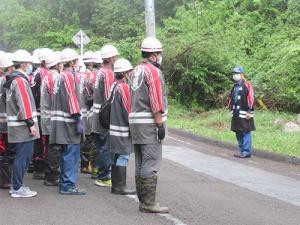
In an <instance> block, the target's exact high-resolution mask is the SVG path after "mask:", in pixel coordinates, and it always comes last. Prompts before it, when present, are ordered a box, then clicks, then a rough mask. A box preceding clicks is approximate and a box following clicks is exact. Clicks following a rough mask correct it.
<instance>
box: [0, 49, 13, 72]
mask: <svg viewBox="0 0 300 225" xmlns="http://www.w3.org/2000/svg"><path fill="white" fill-rule="evenodd" d="M13 65H14V63H13V61H12V57H11V56H10V55H9V54H8V53H5V52H3V53H2V52H0V68H7V67H10V66H13Z"/></svg>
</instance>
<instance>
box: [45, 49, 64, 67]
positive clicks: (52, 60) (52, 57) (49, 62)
mask: <svg viewBox="0 0 300 225" xmlns="http://www.w3.org/2000/svg"><path fill="white" fill-rule="evenodd" d="M60 62H61V59H60V54H59V53H57V52H52V53H51V54H49V55H47V56H46V58H45V63H46V66H47V67H48V68H51V67H52V66H55V65H57V64H59V63H60Z"/></svg>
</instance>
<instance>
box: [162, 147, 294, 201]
mask: <svg viewBox="0 0 300 225" xmlns="http://www.w3.org/2000/svg"><path fill="white" fill-rule="evenodd" d="M163 157H164V158H165V159H168V160H171V161H173V162H176V163H179V164H181V165H183V166H185V167H187V168H189V169H192V170H194V171H197V172H200V173H204V174H207V175H209V176H212V177H215V178H218V179H220V180H222V181H225V182H229V183H232V184H235V185H238V186H240V187H243V188H247V189H249V190H251V191H255V192H257V193H260V194H263V195H266V196H269V197H273V198H276V199H279V200H282V201H284V202H287V203H290V204H293V205H296V206H300V181H297V180H296V179H293V178H290V177H286V176H282V175H278V174H274V173H271V172H267V171H264V170H262V169H258V168H254V167H251V166H247V165H243V164H240V163H236V162H233V161H230V160H226V159H223V158H220V157H216V156H210V155H206V154H203V153H201V152H197V151H194V150H192V149H190V148H187V147H183V146H166V145H164V146H163Z"/></svg>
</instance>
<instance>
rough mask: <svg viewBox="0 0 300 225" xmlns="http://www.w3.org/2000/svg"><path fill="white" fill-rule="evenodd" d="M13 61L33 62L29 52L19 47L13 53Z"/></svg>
mask: <svg viewBox="0 0 300 225" xmlns="http://www.w3.org/2000/svg"><path fill="white" fill-rule="evenodd" d="M13 61H14V62H29V63H32V62H33V60H32V57H31V55H30V53H29V52H27V51H26V50H23V49H20V50H18V51H16V52H14V53H13Z"/></svg>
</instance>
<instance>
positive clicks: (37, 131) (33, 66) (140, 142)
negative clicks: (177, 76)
mask: <svg viewBox="0 0 300 225" xmlns="http://www.w3.org/2000/svg"><path fill="white" fill-rule="evenodd" d="M141 56H142V60H141V63H140V64H139V65H138V66H136V67H135V68H133V67H132V65H131V63H130V62H129V61H128V60H126V59H122V58H120V59H118V57H119V52H118V50H117V49H116V48H115V47H114V46H112V45H105V46H103V47H102V48H101V51H99V52H91V51H88V52H86V53H85V54H84V56H83V59H82V61H83V63H81V58H80V56H79V55H78V53H77V52H76V51H75V50H73V49H70V48H66V49H64V50H62V51H61V52H54V51H52V50H50V49H47V48H42V49H37V50H35V51H34V52H33V54H32V55H31V54H30V53H29V52H27V51H26V50H18V51H16V52H14V53H12V54H9V53H5V52H1V53H0V74H1V77H0V93H1V98H0V100H1V103H0V110H1V112H0V116H1V118H0V129H1V130H0V133H1V136H0V138H1V143H0V145H1V146H0V148H1V160H0V162H1V167H0V168H1V169H0V170H1V176H0V179H1V182H0V184H1V187H2V188H8V189H9V194H10V196H11V197H13V198H20V197H33V196H36V195H37V192H35V191H33V190H31V189H30V188H29V187H27V186H25V185H24V183H23V178H24V175H25V173H26V171H27V169H28V168H29V167H30V164H31V162H33V178H34V179H44V184H45V185H47V186H58V191H59V193H60V194H64V195H84V194H86V192H85V191H84V190H81V189H80V188H78V187H77V186H76V182H77V177H78V170H79V167H81V172H83V173H91V174H92V175H91V176H92V178H94V179H95V184H96V185H98V186H107V187H111V192H112V193H114V194H134V193H137V196H138V199H139V201H140V206H139V209H140V211H143V212H152V213H167V212H168V208H167V207H163V206H160V205H159V204H157V203H156V201H155V195H156V186H157V172H158V171H159V168H160V164H161V159H162V140H163V139H164V137H165V129H166V127H165V121H166V118H167V105H168V103H167V96H166V88H165V80H164V75H163V74H162V72H161V70H160V64H161V61H162V44H161V43H160V41H159V40H157V39H156V38H152V37H149V38H146V39H144V40H143V42H142V44H141ZM107 105H108V106H107ZM104 106H105V107H104ZM105 109H106V110H107V109H109V110H110V111H109V112H110V113H109V114H108V115H109V116H108V117H107V116H106V117H103V113H102V110H103V111H104V110H105ZM101 118H102V119H101ZM103 118H104V119H103ZM105 118H106V120H105ZM107 118H108V120H109V121H107ZM107 124H108V125H107ZM132 152H134V153H135V181H136V190H135V189H130V188H128V187H127V185H126V168H127V164H128V160H129V156H130V154H131V153H132ZM79 164H81V165H79Z"/></svg>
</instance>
